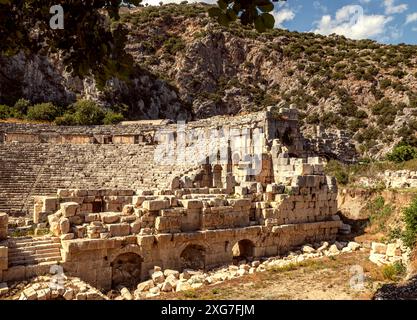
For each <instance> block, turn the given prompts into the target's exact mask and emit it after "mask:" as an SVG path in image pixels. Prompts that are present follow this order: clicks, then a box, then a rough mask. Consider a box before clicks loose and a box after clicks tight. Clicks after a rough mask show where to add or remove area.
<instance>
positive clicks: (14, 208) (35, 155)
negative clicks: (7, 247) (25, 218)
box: [0, 143, 195, 215]
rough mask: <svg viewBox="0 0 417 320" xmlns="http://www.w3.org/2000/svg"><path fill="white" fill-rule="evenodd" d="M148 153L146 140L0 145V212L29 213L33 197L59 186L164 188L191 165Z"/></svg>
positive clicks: (52, 193)
mask: <svg viewBox="0 0 417 320" xmlns="http://www.w3.org/2000/svg"><path fill="white" fill-rule="evenodd" d="M154 151H155V146H154V145H146V144H133V145H132V144H129V145H122V144H120V145H117V144H47V143H14V144H0V211H3V212H7V213H8V214H10V215H27V214H30V213H32V212H33V196H34V195H54V194H56V191H57V189H59V188H80V189H89V188H90V189H100V188H108V189H133V190H135V189H154V188H165V187H168V186H169V183H170V181H171V180H172V178H174V177H175V176H178V175H182V174H184V173H185V172H187V171H190V169H195V168H190V166H186V165H184V166H178V165H176V164H173V165H161V164H159V163H155V161H154Z"/></svg>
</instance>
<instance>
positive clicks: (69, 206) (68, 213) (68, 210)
mask: <svg viewBox="0 0 417 320" xmlns="http://www.w3.org/2000/svg"><path fill="white" fill-rule="evenodd" d="M60 208H61V212H62V215H63V216H64V217H66V218H68V217H72V216H75V215H76V214H78V212H79V210H80V205H79V204H78V203H77V202H64V203H61V206H60Z"/></svg>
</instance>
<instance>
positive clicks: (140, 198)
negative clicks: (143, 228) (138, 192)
mask: <svg viewBox="0 0 417 320" xmlns="http://www.w3.org/2000/svg"><path fill="white" fill-rule="evenodd" d="M145 200H146V196H133V197H132V204H133V206H134V207H135V208H139V207H140V206H142V203H143V202H144V201H145Z"/></svg>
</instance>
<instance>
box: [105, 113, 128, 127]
mask: <svg viewBox="0 0 417 320" xmlns="http://www.w3.org/2000/svg"><path fill="white" fill-rule="evenodd" d="M123 119H124V117H123V115H122V114H121V113H117V112H113V111H109V112H106V116H105V117H104V120H103V123H104V124H116V123H119V122H121V121H123Z"/></svg>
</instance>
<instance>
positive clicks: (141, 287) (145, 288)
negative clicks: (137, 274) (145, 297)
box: [137, 280, 155, 292]
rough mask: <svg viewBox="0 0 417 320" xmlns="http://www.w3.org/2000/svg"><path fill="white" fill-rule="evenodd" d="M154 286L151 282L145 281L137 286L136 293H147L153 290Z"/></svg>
mask: <svg viewBox="0 0 417 320" xmlns="http://www.w3.org/2000/svg"><path fill="white" fill-rule="evenodd" d="M154 286H155V284H154V282H153V280H147V281H144V282H141V283H139V284H138V285H137V291H138V292H144V291H149V289H151V288H153V287H154Z"/></svg>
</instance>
